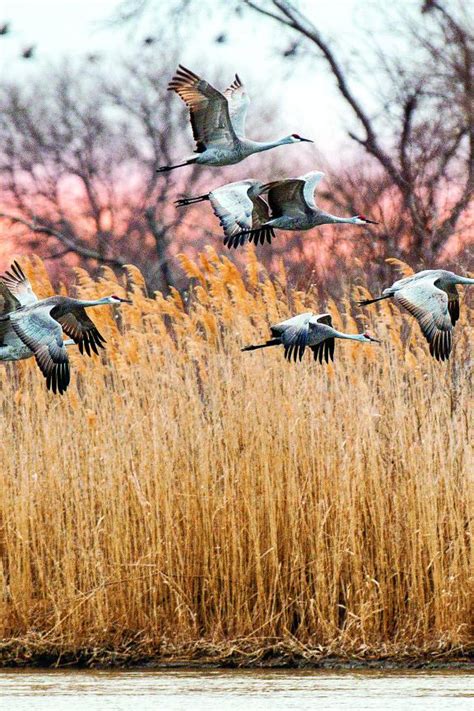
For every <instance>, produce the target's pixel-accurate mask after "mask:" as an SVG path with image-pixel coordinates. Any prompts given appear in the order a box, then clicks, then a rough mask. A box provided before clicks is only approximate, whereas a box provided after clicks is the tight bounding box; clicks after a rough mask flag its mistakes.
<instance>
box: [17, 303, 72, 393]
mask: <svg viewBox="0 0 474 711" xmlns="http://www.w3.org/2000/svg"><path fill="white" fill-rule="evenodd" d="M10 321H11V325H12V328H13V330H14V331H15V333H16V335H17V336H18V337H19V338H21V340H22V341H23V343H25V344H26V345H27V346H28V348H29V349H30V350H31V351H33V353H34V355H35V358H36V362H37V363H38V366H39V368H40V370H41V372H42V373H43V375H44V376H45V378H46V385H47V388H48V390H52V391H53V393H56V392H58V393H59V394H60V395H62V393H63V392H65V391H66V390H67V386H68V385H69V381H70V373H69V360H68V357H67V351H66V347H65V345H64V342H63V332H62V329H61V326H60V325H59V323H58V322H57V321H55V320H54V319H53V318H51V316H50V313H49V309H48V310H46V309H43V310H38V311H36V310H35V311H34V312H33V313H26V314H22V313H21V312H16V313H14V314H12V315H11V317H10Z"/></svg>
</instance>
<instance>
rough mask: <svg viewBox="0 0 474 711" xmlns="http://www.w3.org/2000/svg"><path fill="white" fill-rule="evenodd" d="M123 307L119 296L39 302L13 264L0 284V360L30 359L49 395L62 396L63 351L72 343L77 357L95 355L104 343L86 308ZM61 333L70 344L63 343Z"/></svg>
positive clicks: (65, 371)
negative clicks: (77, 354) (35, 366)
mask: <svg viewBox="0 0 474 711" xmlns="http://www.w3.org/2000/svg"><path fill="white" fill-rule="evenodd" d="M124 301H127V300H126V299H121V298H120V297H119V296H115V295H113V296H106V297H104V298H102V299H96V300H93V301H85V300H81V299H72V298H70V297H68V296H51V297H49V298H47V299H42V300H41V301H39V300H38V298H37V296H36V294H35V293H34V291H33V289H32V288H31V284H30V282H29V280H28V279H27V277H26V276H25V274H24V273H23V270H22V269H21V267H20V265H19V264H18V263H17V262H14V264H13V265H12V267H11V269H10V271H9V272H7V273H6V274H5V275H3V276H2V277H1V278H0V360H21V359H23V358H29V357H31V356H32V355H34V356H35V358H36V362H37V364H38V366H39V368H40V370H41V372H42V373H43V375H44V376H45V378H46V385H47V387H48V390H52V391H53V393H56V392H58V393H59V394H62V393H64V392H65V391H66V389H67V386H68V385H69V382H70V372H69V359H68V355H67V351H66V346H67V345H69V344H71V343H76V344H77V345H78V346H79V350H80V352H81V353H84V352H86V353H87V355H91V353H92V352H94V353H98V348H103V344H104V343H105V339H104V338H103V337H102V336H101V334H100V333H99V331H98V330H97V328H96V327H95V326H94V324H93V322H92V321H91V320H90V318H89V317H88V316H87V314H86V312H85V308H87V307H90V306H100V305H102V304H116V303H121V302H124ZM63 332H64V333H65V334H66V335H68V336H70V338H71V339H72V340H71V341H68V342H67V341H64V340H63Z"/></svg>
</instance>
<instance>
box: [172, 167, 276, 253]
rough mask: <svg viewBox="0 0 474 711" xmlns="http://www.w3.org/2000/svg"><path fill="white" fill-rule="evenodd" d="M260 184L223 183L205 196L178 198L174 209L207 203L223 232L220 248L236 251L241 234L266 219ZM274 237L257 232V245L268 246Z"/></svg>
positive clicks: (269, 230)
mask: <svg viewBox="0 0 474 711" xmlns="http://www.w3.org/2000/svg"><path fill="white" fill-rule="evenodd" d="M262 189H263V184H262V183H261V182H260V181H259V180H252V179H251V178H249V179H248V180H239V181H238V182H236V183H227V185H223V186H222V187H220V188H216V190H211V192H209V193H207V194H206V195H198V196H197V197H191V198H181V200H176V203H175V204H176V205H177V206H178V207H183V206H184V205H194V204H195V203H197V202H202V201H203V200H209V201H210V203H211V206H212V209H213V211H214V214H215V215H216V217H218V218H219V222H220V224H221V226H222V228H223V230H224V235H225V237H224V244H225V245H227V246H228V247H237V246H238V245H239V244H244V242H245V241H246V239H247V238H246V237H245V235H242V230H251V229H253V228H255V227H257V226H260V225H261V224H262V223H263V222H265V221H266V220H267V219H268V216H269V209H268V205H267V203H266V202H265V200H263V199H262V198H261V197H260V194H261V192H262ZM273 236H274V234H273V230H272V228H271V227H268V228H264V227H260V229H259V238H260V242H261V244H263V242H264V241H265V239H266V240H267V241H268V242H271V240H272V237H273Z"/></svg>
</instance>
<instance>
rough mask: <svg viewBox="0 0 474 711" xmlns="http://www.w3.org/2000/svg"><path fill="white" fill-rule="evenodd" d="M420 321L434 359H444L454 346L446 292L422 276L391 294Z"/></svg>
mask: <svg viewBox="0 0 474 711" xmlns="http://www.w3.org/2000/svg"><path fill="white" fill-rule="evenodd" d="M393 298H394V299H395V301H397V302H398V303H399V304H401V305H402V306H404V307H405V308H406V309H407V311H409V312H410V313H411V314H412V315H413V316H414V317H415V318H416V320H417V321H418V323H419V324H420V328H421V330H422V333H423V335H424V337H425V338H426V340H427V341H428V343H429V344H430V353H431V355H432V356H434V357H435V358H436V360H447V359H448V358H449V354H450V353H451V348H452V345H453V334H452V331H453V322H452V320H451V316H450V313H449V308H448V295H447V293H446V292H445V291H443V290H442V289H438V287H437V286H435V284H434V282H433V281H430V280H428V279H422V280H419V281H416V282H413V283H412V284H411V285H410V284H408V285H407V286H406V287H404V288H402V289H399V290H398V291H396V292H395V294H394V295H393Z"/></svg>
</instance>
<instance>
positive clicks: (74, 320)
mask: <svg viewBox="0 0 474 711" xmlns="http://www.w3.org/2000/svg"><path fill="white" fill-rule="evenodd" d="M51 316H52V317H53V318H54V310H53V311H52V312H51ZM57 321H58V322H59V323H60V324H61V326H62V329H63V331H64V333H65V334H66V335H68V336H70V337H71V338H72V339H73V340H74V342H75V343H77V345H78V346H79V351H80V352H81V353H84V351H85V352H86V353H87V355H88V356H90V355H91V350H92V351H94V353H95V354H96V355H98V354H99V351H98V350H97V348H103V347H104V345H103V344H104V343H105V338H104V337H103V336H102V335H101V334H100V333H99V331H98V330H97V328H96V326H95V325H94V323H93V321H91V319H90V318H89V316H88V315H87V313H86V310H85V309H83V308H77V309H74V311H69V313H67V314H65V315H64V316H59V317H58V318H57Z"/></svg>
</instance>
